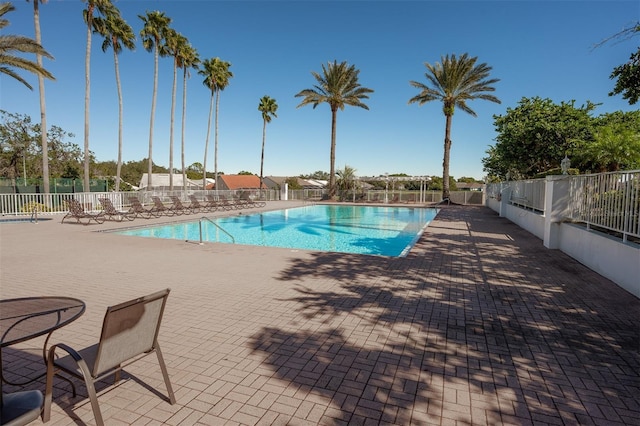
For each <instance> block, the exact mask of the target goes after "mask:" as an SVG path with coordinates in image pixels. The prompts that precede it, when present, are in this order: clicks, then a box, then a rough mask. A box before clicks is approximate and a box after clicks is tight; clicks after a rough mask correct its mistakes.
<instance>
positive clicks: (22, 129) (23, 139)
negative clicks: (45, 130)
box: [0, 111, 39, 178]
mask: <svg viewBox="0 0 640 426" xmlns="http://www.w3.org/2000/svg"><path fill="white" fill-rule="evenodd" d="M0 114H1V115H2V124H0V175H1V176H4V177H8V178H16V177H20V176H21V175H22V176H24V175H26V163H27V156H32V155H33V147H34V145H35V144H36V134H37V132H38V131H39V127H38V126H37V125H36V124H33V123H32V122H31V117H29V116H27V115H22V114H13V113H9V112H7V111H0ZM21 169H22V172H21Z"/></svg>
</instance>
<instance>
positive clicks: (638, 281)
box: [559, 223, 640, 298]
mask: <svg viewBox="0 0 640 426" xmlns="http://www.w3.org/2000/svg"><path fill="white" fill-rule="evenodd" d="M559 232H560V235H559V243H560V247H559V248H560V250H561V251H562V252H564V253H566V254H568V255H569V256H571V257H573V258H574V259H576V260H577V261H578V262H580V263H582V264H583V265H585V266H587V267H589V269H591V270H593V271H595V272H597V273H599V274H600V275H602V276H604V277H606V278H609V279H610V280H611V281H613V282H615V283H616V284H618V285H619V286H620V287H622V288H624V289H625V290H627V291H628V292H629V293H631V294H633V295H634V296H636V297H638V298H640V246H638V245H635V244H631V243H623V242H622V240H620V239H619V238H614V237H610V236H608V235H605V234H602V233H599V232H595V231H588V230H586V229H585V228H584V227H581V226H578V225H574V224H571V223H562V224H561V225H560V227H559Z"/></svg>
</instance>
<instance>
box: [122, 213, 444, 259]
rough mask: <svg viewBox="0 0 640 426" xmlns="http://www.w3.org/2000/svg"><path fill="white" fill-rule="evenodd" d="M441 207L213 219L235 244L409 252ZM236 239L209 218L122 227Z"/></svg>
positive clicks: (153, 234)
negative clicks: (149, 225)
mask: <svg viewBox="0 0 640 426" xmlns="http://www.w3.org/2000/svg"><path fill="white" fill-rule="evenodd" d="M436 214H437V210H436V209H427V208H409V207H372V206H336V205H313V206H305V207H298V208H292V209H284V210H277V211H270V212H263V213H255V214H244V213H243V214H240V215H235V216H230V217H221V218H215V219H214V218H212V219H211V220H212V221H213V222H215V223H216V224H217V225H218V226H219V227H220V228H222V229H224V231H226V232H227V233H228V234H230V235H232V236H233V238H234V240H235V243H236V244H245V245H253V246H269V247H285V248H292V249H304V250H319V251H331V252H341V253H358V254H371V255H380V256H395V257H398V256H404V255H406V254H407V253H408V252H409V250H410V249H411V247H412V246H413V245H414V244H415V242H416V241H417V240H418V238H419V237H420V235H421V234H422V232H423V230H424V229H425V228H426V226H427V225H428V224H429V222H431V220H433V218H434V217H435V216H436ZM199 223H201V224H202V239H203V241H207V242H219V243H231V242H232V239H231V238H230V237H229V235H227V234H226V233H225V232H223V231H221V230H220V229H219V228H218V227H216V226H215V225H213V224H211V223H209V222H208V221H207V220H201V221H199V220H194V221H192V222H181V223H176V224H168V225H161V226H155V227H145V228H137V229H128V230H123V231H118V232H117V233H118V234H123V235H133V236H139V237H150V238H170V239H178V240H189V241H200V225H199Z"/></svg>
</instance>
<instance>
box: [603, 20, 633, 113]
mask: <svg viewBox="0 0 640 426" xmlns="http://www.w3.org/2000/svg"><path fill="white" fill-rule="evenodd" d="M638 34H640V22H637V23H636V24H634V25H632V26H629V27H627V28H625V29H623V30H622V31H620V32H619V33H617V34H614V35H613V36H611V37H609V38H607V39H605V40H604V41H602V42H600V43H598V45H597V46H601V45H603V44H605V43H606V42H608V41H610V40H612V39H626V38H630V37H633V36H634V35H638ZM609 78H611V79H612V80H613V79H615V78H617V79H618V80H617V81H616V85H615V86H614V88H613V90H612V91H611V92H610V93H609V96H615V95H619V94H621V93H622V99H628V100H629V105H634V104H635V103H636V102H638V99H639V98H640V48H638V50H637V51H636V52H635V53H632V54H631V56H630V57H629V61H628V62H627V63H625V64H622V65H619V66H617V67H615V68H614V69H613V72H612V73H611V76H610V77H609Z"/></svg>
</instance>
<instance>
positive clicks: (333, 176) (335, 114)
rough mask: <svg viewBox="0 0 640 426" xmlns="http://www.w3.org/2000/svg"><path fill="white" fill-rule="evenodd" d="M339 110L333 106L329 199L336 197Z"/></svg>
mask: <svg viewBox="0 0 640 426" xmlns="http://www.w3.org/2000/svg"><path fill="white" fill-rule="evenodd" d="M337 117H338V108H337V107H334V106H333V105H332V106H331V157H330V163H331V165H330V170H329V198H333V197H335V195H336V120H337Z"/></svg>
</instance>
